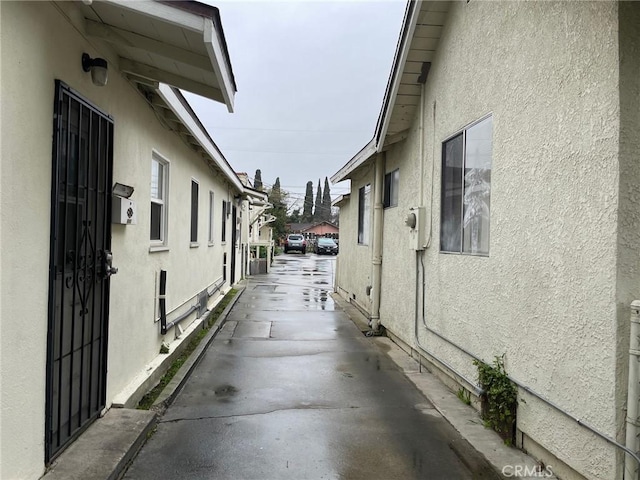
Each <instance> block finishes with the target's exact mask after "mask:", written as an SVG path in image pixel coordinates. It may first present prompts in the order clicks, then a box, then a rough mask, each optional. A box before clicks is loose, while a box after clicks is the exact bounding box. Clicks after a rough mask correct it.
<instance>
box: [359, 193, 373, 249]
mask: <svg viewBox="0 0 640 480" xmlns="http://www.w3.org/2000/svg"><path fill="white" fill-rule="evenodd" d="M370 211H371V185H370V184H367V185H365V186H364V187H361V188H360V190H359V192H358V243H359V244H361V245H368V244H369V222H370V218H369V217H370Z"/></svg>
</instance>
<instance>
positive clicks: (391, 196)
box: [382, 168, 400, 208]
mask: <svg viewBox="0 0 640 480" xmlns="http://www.w3.org/2000/svg"><path fill="white" fill-rule="evenodd" d="M399 183H400V170H399V169H397V168H396V169H395V170H394V171H393V172H389V173H387V174H386V175H385V176H384V199H383V202H382V203H383V206H384V208H388V207H397V206H398V185H399Z"/></svg>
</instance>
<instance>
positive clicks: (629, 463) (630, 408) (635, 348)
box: [624, 300, 640, 480]
mask: <svg viewBox="0 0 640 480" xmlns="http://www.w3.org/2000/svg"><path fill="white" fill-rule="evenodd" d="M630 321H631V329H630V332H629V338H630V340H629V388H628V390H627V439H626V446H627V448H628V449H629V450H631V451H632V452H637V451H638V433H639V432H638V430H639V427H640V425H639V422H638V400H639V399H638V389H639V388H638V387H639V386H640V363H639V362H640V301H639V300H636V301H634V302H633V303H631V318H630ZM624 478H625V480H637V478H638V462H637V461H636V460H635V459H634V458H633V457H631V456H630V455H628V454H627V455H625V463H624Z"/></svg>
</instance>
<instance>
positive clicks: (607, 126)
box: [352, 1, 640, 478]
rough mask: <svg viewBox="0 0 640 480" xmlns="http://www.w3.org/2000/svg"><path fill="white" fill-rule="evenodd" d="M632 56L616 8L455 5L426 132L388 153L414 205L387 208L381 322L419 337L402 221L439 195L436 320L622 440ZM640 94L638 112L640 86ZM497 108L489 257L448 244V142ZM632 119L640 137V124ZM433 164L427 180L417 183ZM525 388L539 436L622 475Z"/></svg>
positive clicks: (429, 287) (444, 354)
mask: <svg viewBox="0 0 640 480" xmlns="http://www.w3.org/2000/svg"><path fill="white" fill-rule="evenodd" d="M629 25H631V23H630V24H629ZM630 53H631V52H630ZM618 60H619V56H618V7H617V4H615V3H612V2H605V3H585V2H576V3H570V2H558V3H549V2H527V3H516V2H504V3H496V2H476V1H472V2H470V3H465V2H461V3H453V4H452V5H451V9H450V13H449V15H448V18H447V21H446V25H445V27H444V30H443V33H442V37H441V39H440V43H439V45H438V53H437V55H436V57H435V59H434V61H433V64H432V68H431V70H430V73H429V77H428V80H427V83H426V87H425V98H424V112H425V113H424V122H425V125H424V138H423V139H421V138H419V137H420V131H419V129H418V128H417V127H418V121H417V119H416V121H415V122H414V125H413V128H412V129H411V131H410V132H409V138H408V139H407V140H406V141H405V144H406V145H404V146H396V147H394V148H392V149H391V150H390V151H389V152H388V153H387V171H389V170H390V169H391V168H392V167H393V166H399V167H400V179H401V180H400V182H401V183H400V205H399V207H398V208H397V209H387V210H385V219H384V220H385V225H384V232H385V235H384V252H383V296H382V305H381V312H382V318H381V320H382V323H383V324H384V325H385V326H388V328H390V329H392V330H393V331H394V333H396V334H397V335H399V336H400V337H401V339H402V340H404V341H405V342H407V343H408V344H409V345H415V341H414V338H413V322H414V310H413V305H414V304H415V298H414V293H413V292H415V288H416V287H415V285H416V284H415V282H416V280H415V278H416V268H417V266H416V261H415V258H414V255H415V253H413V254H412V253H411V252H407V247H404V246H403V243H404V242H405V237H406V236H407V235H408V230H407V228H406V227H404V228H403V226H402V220H403V219H404V217H405V216H406V213H408V209H409V207H413V206H416V204H417V203H419V204H422V205H425V206H426V211H427V217H428V218H427V227H426V228H428V225H429V223H430V221H431V222H432V224H433V238H432V241H431V246H430V248H428V249H427V250H426V251H425V252H424V254H423V261H424V265H425V278H424V283H425V311H426V317H425V321H426V323H427V325H429V327H430V328H432V329H434V330H436V331H437V332H439V333H440V334H442V335H443V336H445V337H446V338H448V339H450V340H452V341H453V342H454V343H457V344H458V345H460V346H462V347H464V348H465V349H467V350H468V351H470V352H471V353H473V354H474V355H476V356H478V357H480V358H482V359H483V360H485V361H487V362H491V361H492V360H493V358H494V357H495V356H497V355H502V354H503V353H504V354H506V355H505V359H506V367H507V371H508V373H509V374H510V375H511V376H513V377H514V378H515V379H517V380H518V381H520V382H522V383H523V384H525V385H527V386H528V387H530V388H532V389H533V390H534V391H536V392H538V393H540V394H542V395H543V396H545V397H546V398H548V399H550V400H552V401H553V402H555V403H557V404H559V405H560V406H561V407H562V408H564V409H565V410H567V411H568V412H570V413H571V414H573V415H574V416H576V417H577V418H580V419H582V420H584V421H585V422H587V423H589V424H591V425H593V426H594V427H596V428H598V429H599V430H600V431H602V432H604V433H605V434H607V435H608V436H610V437H612V438H619V432H620V431H621V428H622V420H623V411H622V407H623V402H624V400H623V398H622V395H621V394H620V390H621V388H622V387H621V383H624V382H626V379H625V378H624V371H625V368H624V360H623V358H622V354H621V347H620V345H621V343H620V342H623V341H624V337H623V338H622V340H620V339H619V333H623V334H624V331H625V327H624V326H623V323H624V322H626V321H627V317H628V313H627V312H628V308H626V306H625V304H626V302H627V301H629V299H632V298H635V297H637V296H638V295H639V294H640V292H639V291H638V288H640V281H639V280H640V278H639V273H640V268H638V265H637V257H634V258H631V257H633V255H637V245H638V243H637V239H636V235H637V233H636V232H635V231H634V232H633V234H632V233H631V229H632V228H635V229H636V230H637V224H638V222H637V218H636V216H637V205H638V202H637V199H636V198H635V194H632V193H631V190H632V189H629V193H628V194H627V197H626V198H622V197H620V196H619V195H618V191H619V190H618V185H619V182H620V178H621V176H622V175H628V176H629V180H628V181H629V182H637V180H638V175H637V172H636V169H637V164H638V163H637V159H636V158H635V157H634V158H633V159H632V158H631V155H632V154H631V152H633V151H634V148H633V146H635V144H637V136H636V139H634V140H629V142H630V145H629V147H630V148H629V149H628V152H629V155H630V157H629V159H628V160H627V164H628V167H627V168H622V167H623V166H622V165H619V155H618V154H619V145H620V142H619V136H620V101H621V99H620V98H619V94H618V87H619V73H618V72H619V65H618ZM631 78H632V75H629V79H631ZM635 78H637V77H635ZM630 97H632V99H633V100H634V101H635V102H636V103H635V105H636V106H637V84H634V86H633V88H632V90H631V93H630ZM633 108H634V104H633V103H632V104H631V107H630V110H631V109H633ZM634 112H635V110H634ZM486 115H491V116H492V119H493V138H492V148H493V154H492V172H491V205H490V207H491V214H490V215H491V223H490V228H491V233H490V252H489V255H488V256H469V255H457V254H443V253H440V251H439V238H440V190H441V189H440V183H441V151H442V147H441V146H442V142H443V141H444V140H446V139H447V138H449V137H451V136H452V135H453V134H456V133H457V132H459V131H461V130H462V129H463V128H464V127H465V126H467V125H470V124H471V123H473V122H475V121H477V120H479V119H481V118H483V117H484V116H486ZM434 118H435V123H434V120H433V119H434ZM629 128H630V131H632V130H633V128H636V132H637V118H635V117H634V118H631V119H630V120H629ZM421 142H424V143H423V145H424V150H423V152H422V156H423V158H424V164H423V165H422V166H421V165H420V163H419V160H418V159H419V158H420V154H421V150H420V144H421ZM633 142H635V143H633ZM636 150H637V149H636ZM636 155H637V154H636ZM434 162H435V163H434ZM432 171H433V172H434V175H433V177H432V176H431V172H432ZM404 172H406V174H405V173H404ZM419 172H422V174H423V175H422V176H423V184H422V188H420V185H419V183H418V181H416V180H412V178H419V177H420V173H419ZM432 189H433V192H434V194H433V195H431V190H432ZM406 190H408V192H407V191H406ZM420 191H422V192H423V194H422V199H418V197H419V196H420ZM352 192H355V190H352ZM432 199H433V202H432ZM625 209H626V211H627V212H628V215H626V217H623V213H624V210H625ZM394 210H397V212H396V211H394ZM625 218H626V219H627V220H625ZM619 220H620V221H621V222H622V223H619ZM621 229H622V230H621ZM624 230H628V231H627V232H626V233H625V232H624ZM427 235H428V231H427ZM621 243H622V244H624V245H626V246H627V247H628V251H627V252H626V253H625V252H623V251H621V250H620V244H621ZM621 255H623V256H626V258H627V259H626V260H625V259H624V258H622V257H621ZM621 272H624V275H623V276H624V280H622V283H623V284H624V285H620V281H621V277H620V274H621ZM420 282H422V278H420ZM622 290H624V294H623V293H622ZM400 292H406V293H404V294H400ZM619 305H622V306H623V308H622V310H624V311H622V310H621V309H620V308H619ZM420 342H421V343H422V344H423V345H426V346H427V348H428V349H429V350H430V351H432V352H434V353H435V354H436V355H438V356H440V357H441V358H443V359H446V361H447V362H449V363H450V364H451V365H452V366H454V367H455V368H456V369H457V370H459V371H460V372H461V373H462V374H464V375H465V376H466V377H467V378H469V379H470V380H475V379H476V378H477V372H476V369H475V367H474V366H473V365H472V358H471V357H469V356H468V355H466V354H464V353H462V352H461V351H460V350H458V349H457V348H456V347H454V346H452V345H450V344H448V343H447V342H445V341H442V340H441V339H439V338H437V337H436V336H434V335H433V334H430V333H428V332H427V331H425V329H424V328H423V327H422V326H421V327H420ZM522 397H523V401H521V402H520V403H519V421H518V426H519V428H520V429H521V430H522V431H523V432H524V433H525V434H526V435H528V436H530V437H531V438H532V439H534V440H535V441H536V442H538V443H540V444H541V445H543V446H544V447H545V448H547V449H548V450H550V451H551V452H552V453H553V454H554V455H556V456H557V457H558V458H559V459H560V460H562V461H564V462H567V463H568V464H570V466H571V467H572V468H574V469H576V470H578V471H580V472H581V473H582V474H584V475H585V476H586V477H588V478H614V477H615V476H616V475H619V471H618V470H617V466H616V462H615V458H616V455H614V450H613V449H612V448H611V447H610V446H608V444H607V443H605V442H604V441H602V440H598V439H597V438H595V437H594V436H593V435H591V434H589V433H586V431H585V430H584V429H582V428H581V427H579V426H578V425H577V424H576V423H575V422H573V421H571V420H569V419H568V418H567V417H566V416H564V415H562V414H556V413H554V412H553V411H552V410H550V409H549V407H547V406H545V405H544V403H542V402H540V401H538V400H536V399H535V398H533V397H531V396H528V395H525V394H522ZM525 402H526V403H525Z"/></svg>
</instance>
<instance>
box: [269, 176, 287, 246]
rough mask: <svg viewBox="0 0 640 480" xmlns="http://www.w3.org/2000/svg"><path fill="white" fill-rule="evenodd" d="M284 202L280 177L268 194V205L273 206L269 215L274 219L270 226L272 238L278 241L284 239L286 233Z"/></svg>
mask: <svg viewBox="0 0 640 480" xmlns="http://www.w3.org/2000/svg"><path fill="white" fill-rule="evenodd" d="M285 200H286V195H285V194H284V193H283V192H282V191H281V190H280V177H278V178H276V181H275V183H274V184H273V187H272V188H271V191H270V192H269V203H271V204H272V205H273V208H272V209H271V210H269V213H271V214H272V215H273V216H274V217H276V219H275V221H274V222H273V225H272V227H273V236H274V237H275V238H278V239H280V238H284V236H285V233H286V223H287V205H286V201H285Z"/></svg>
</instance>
